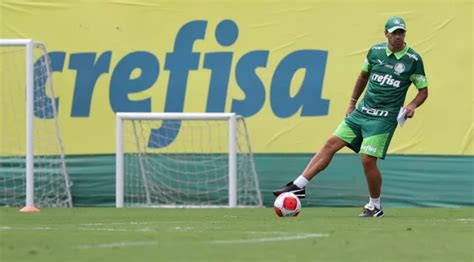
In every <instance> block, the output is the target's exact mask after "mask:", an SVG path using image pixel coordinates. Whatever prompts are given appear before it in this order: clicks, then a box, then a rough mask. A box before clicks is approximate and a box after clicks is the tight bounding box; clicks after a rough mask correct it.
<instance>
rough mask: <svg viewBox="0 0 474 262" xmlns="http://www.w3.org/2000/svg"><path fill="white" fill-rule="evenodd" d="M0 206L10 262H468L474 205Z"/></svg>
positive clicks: (472, 255) (1, 234) (473, 249)
mask: <svg viewBox="0 0 474 262" xmlns="http://www.w3.org/2000/svg"><path fill="white" fill-rule="evenodd" d="M359 211H360V210H359V209H358V208H305V209H303V211H302V213H301V214H300V216H299V217H296V218H279V217H277V216H276V215H275V214H274V213H273V210H272V209H270V208H262V209H132V208H128V209H115V208H72V209H42V210H41V212H39V213H30V214H24V213H20V212H18V209H13V208H0V240H1V243H0V256H1V257H0V260H1V261H2V262H6V261H48V262H51V261H456V262H457V261H474V208H460V209H447V208H404V209H395V208H387V209H385V210H384V211H385V214H386V216H385V217H384V218H378V219H374V218H358V217H356V215H357V214H358V212H359Z"/></svg>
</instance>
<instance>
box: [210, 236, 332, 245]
mask: <svg viewBox="0 0 474 262" xmlns="http://www.w3.org/2000/svg"><path fill="white" fill-rule="evenodd" d="M328 236H329V235H328V234H299V235H294V236H280V237H262V238H250V239H230V240H213V241H209V243H211V244H245V243H264V242H272V241H289V240H302V239H308V238H320V237H328Z"/></svg>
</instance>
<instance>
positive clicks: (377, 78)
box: [371, 73, 400, 87]
mask: <svg viewBox="0 0 474 262" xmlns="http://www.w3.org/2000/svg"><path fill="white" fill-rule="evenodd" d="M371 80H372V81H374V82H377V83H379V84H380V85H382V86H383V85H389V86H393V87H400V81H399V80H395V79H393V77H392V76H391V75H389V74H385V75H379V74H376V73H373V74H372V77H371Z"/></svg>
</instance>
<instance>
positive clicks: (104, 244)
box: [75, 241, 158, 249]
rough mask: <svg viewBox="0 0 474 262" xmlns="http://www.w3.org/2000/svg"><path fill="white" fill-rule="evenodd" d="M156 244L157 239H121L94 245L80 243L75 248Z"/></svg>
mask: <svg viewBox="0 0 474 262" xmlns="http://www.w3.org/2000/svg"><path fill="white" fill-rule="evenodd" d="M154 245H158V241H123V242H115V243H102V244H96V245H80V246H78V247H75V249H96V248H117V247H133V246H154Z"/></svg>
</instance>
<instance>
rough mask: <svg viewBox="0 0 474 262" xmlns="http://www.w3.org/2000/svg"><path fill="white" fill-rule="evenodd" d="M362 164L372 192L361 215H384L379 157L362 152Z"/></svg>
mask: <svg viewBox="0 0 474 262" xmlns="http://www.w3.org/2000/svg"><path fill="white" fill-rule="evenodd" d="M361 160H362V166H363V167H364V174H365V178H366V179H367V185H368V188H369V193H370V200H369V203H368V204H367V205H365V207H364V210H363V211H362V213H360V214H359V216H360V217H382V216H383V215H384V213H383V211H382V208H381V206H380V193H381V191H382V175H381V174H380V170H379V168H378V167H377V158H376V157H373V156H370V155H366V154H362V157H361Z"/></svg>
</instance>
